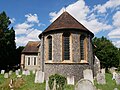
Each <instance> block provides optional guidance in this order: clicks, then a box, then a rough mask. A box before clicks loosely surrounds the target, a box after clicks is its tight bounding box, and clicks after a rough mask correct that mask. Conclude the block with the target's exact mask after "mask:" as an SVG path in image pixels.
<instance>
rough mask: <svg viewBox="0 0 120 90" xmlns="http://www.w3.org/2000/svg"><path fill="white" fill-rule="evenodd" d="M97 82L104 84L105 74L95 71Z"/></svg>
mask: <svg viewBox="0 0 120 90" xmlns="http://www.w3.org/2000/svg"><path fill="white" fill-rule="evenodd" d="M96 79H97V83H98V84H106V80H105V74H103V73H97V77H96Z"/></svg>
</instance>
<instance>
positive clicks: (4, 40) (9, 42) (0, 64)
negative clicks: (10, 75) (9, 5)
mask: <svg viewBox="0 0 120 90" xmlns="http://www.w3.org/2000/svg"><path fill="white" fill-rule="evenodd" d="M10 24H11V22H10V20H9V17H8V16H7V15H6V13H5V12H2V13H0V68H6V67H9V66H11V65H13V64H14V61H15V50H16V44H15V31H14V29H13V27H12V28H9V25H10Z"/></svg>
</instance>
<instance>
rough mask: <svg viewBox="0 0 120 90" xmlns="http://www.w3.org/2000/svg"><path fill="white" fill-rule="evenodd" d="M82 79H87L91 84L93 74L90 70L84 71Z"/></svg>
mask: <svg viewBox="0 0 120 90" xmlns="http://www.w3.org/2000/svg"><path fill="white" fill-rule="evenodd" d="M83 77H84V79H88V80H90V81H91V82H92V83H93V84H94V82H93V73H92V70H91V69H86V70H84V71H83Z"/></svg>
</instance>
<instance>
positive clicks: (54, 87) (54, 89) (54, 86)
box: [52, 80, 56, 90]
mask: <svg viewBox="0 0 120 90" xmlns="http://www.w3.org/2000/svg"><path fill="white" fill-rule="evenodd" d="M52 90H56V80H54V82H53V89H52Z"/></svg>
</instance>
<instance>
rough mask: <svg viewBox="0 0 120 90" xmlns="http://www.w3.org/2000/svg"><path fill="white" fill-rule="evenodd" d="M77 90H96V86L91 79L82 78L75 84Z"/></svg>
mask: <svg viewBox="0 0 120 90" xmlns="http://www.w3.org/2000/svg"><path fill="white" fill-rule="evenodd" d="M75 90H96V88H95V86H94V85H93V83H92V82H91V81H90V80H87V79H81V80H80V81H78V83H77V84H76V85H75Z"/></svg>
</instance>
